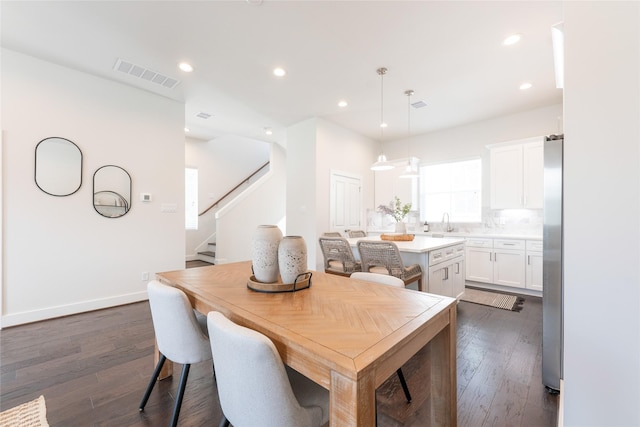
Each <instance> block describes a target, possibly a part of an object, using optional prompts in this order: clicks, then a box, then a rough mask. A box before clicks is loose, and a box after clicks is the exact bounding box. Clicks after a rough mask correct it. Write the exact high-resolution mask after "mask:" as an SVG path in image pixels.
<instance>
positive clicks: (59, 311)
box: [0, 291, 149, 329]
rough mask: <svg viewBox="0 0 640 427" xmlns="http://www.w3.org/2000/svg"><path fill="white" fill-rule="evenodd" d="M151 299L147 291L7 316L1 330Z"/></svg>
mask: <svg viewBox="0 0 640 427" xmlns="http://www.w3.org/2000/svg"><path fill="white" fill-rule="evenodd" d="M147 299H149V297H148V296H147V291H142V292H135V293H132V294H125V295H117V296H114V297H109V298H103V299H95V300H89V301H82V302H79V303H74V304H68V305H59V306H56V307H47V308H43V309H40V310H32V311H24V312H22V313H15V314H5V315H3V316H2V317H1V318H0V329H2V328H8V327H10V326H17V325H23V324H26V323H33V322H39V321H41V320H48V319H54V318H56V317H63V316H69V315H72V314H79V313H85V312H87V311H94V310H100V309H103V308H109V307H115V306H118V305H124V304H131V303H133V302H139V301H146V300H147Z"/></svg>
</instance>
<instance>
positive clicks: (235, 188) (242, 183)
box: [198, 162, 269, 216]
mask: <svg viewBox="0 0 640 427" xmlns="http://www.w3.org/2000/svg"><path fill="white" fill-rule="evenodd" d="M267 166H269V162H267V163H265V164H264V165H262V166H260V167H259V168H258V169H256V171H255V172H253V173H252V174H251V175H249V176H248V177H246V178H245V179H244V180H242V181H241V182H240V183H239V184H238V185H236V186H235V187H233V188H232V189H231V190H229V191H227V192H226V193H225V195H224V196H222V197H220V198H219V199H218V200H216V201H215V202H213V203H212V204H211V205H210V206H209V207H208V208H207V209H205V210H204V211H202V212H200V213H199V214H198V216H202V215H204V214H206V213H207V212H209V211H210V210H211V209H213V208H214V207H215V206H216V205H218V204H219V203H220V202H222V201H223V200H224V199H226V198H227V197H229V195H231V193H233V192H234V191H236V190H237V189H238V188H240V187H241V186H242V185H244V184H246V183H247V182H249V181H250V180H251V178H253V177H254V176H256V175H257V174H258V173H260V171H262V170H263V169H264V168H266V167H267Z"/></svg>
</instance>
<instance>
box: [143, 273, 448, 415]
mask: <svg viewBox="0 0 640 427" xmlns="http://www.w3.org/2000/svg"><path fill="white" fill-rule="evenodd" d="M311 274H312V276H311V286H309V287H308V288H307V289H303V290H298V291H295V292H276V293H266V292H257V291H255V290H252V289H250V288H249V287H248V286H247V283H248V282H249V279H250V277H251V275H252V270H251V262H250V261H245V262H238V263H230V264H221V265H215V266H207V267H199V268H190V269H186V270H178V271H170V272H163V273H158V274H157V275H156V276H157V278H158V280H160V281H161V282H163V283H165V284H169V285H172V286H175V287H177V288H179V289H182V290H183V291H184V292H185V293H186V294H187V296H188V298H189V300H190V301H191V303H192V305H193V307H194V308H195V309H196V310H198V311H200V312H201V313H205V314H206V313H208V312H209V311H212V310H215V311H219V312H221V313H223V314H224V315H225V316H227V317H228V318H229V319H230V320H232V321H233V322H235V323H238V324H240V325H242V326H245V327H247V328H250V329H254V330H256V331H259V332H261V333H262V334H264V335H266V336H267V337H269V338H270V339H271V340H272V341H273V343H274V344H275V346H276V348H277V349H278V352H279V353H280V356H281V357H282V360H283V362H284V363H285V364H287V365H288V366H290V367H291V368H293V369H295V370H297V371H298V372H300V373H302V374H303V375H305V376H307V377H308V378H310V379H312V380H313V381H315V382H316V383H318V384H320V385H322V386H323V387H325V388H326V389H328V390H329V396H330V412H331V413H330V425H331V426H336V427H337V426H340V427H344V426H366V427H371V426H374V425H375V420H376V413H375V411H376V404H375V399H376V396H375V390H376V388H377V387H378V386H380V385H381V384H382V383H383V382H384V381H385V380H387V379H388V378H389V377H390V376H391V375H392V374H394V373H395V372H396V370H397V369H398V368H400V367H401V366H402V365H403V364H404V363H405V362H407V361H408V360H409V359H410V358H411V357H412V356H413V355H414V354H416V353H417V352H418V351H419V350H421V349H423V348H424V347H425V346H427V348H426V349H425V351H428V352H429V354H428V359H427V360H428V361H429V366H427V367H425V368H426V369H425V371H426V372H427V373H428V375H427V376H426V378H428V381H429V382H430V383H429V384H423V385H422V387H429V388H430V410H429V411H427V413H426V415H425V417H426V418H427V419H425V424H424V425H437V426H455V425H456V423H457V419H456V410H457V397H456V394H457V387H456V300H455V299H454V298H448V297H443V296H440V295H433V294H428V293H424V292H418V291H413V290H409V289H402V288H395V287H391V286H384V285H379V284H375V283H371V282H365V281H360V280H355V279H350V278H347V277H342V276H337V275H332V274H327V273H324V272H319V271H312V272H311ZM167 362H168V361H167ZM410 381H411V380H410V379H409V382H410ZM421 408H422V407H421Z"/></svg>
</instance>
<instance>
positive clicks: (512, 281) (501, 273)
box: [493, 249, 525, 288]
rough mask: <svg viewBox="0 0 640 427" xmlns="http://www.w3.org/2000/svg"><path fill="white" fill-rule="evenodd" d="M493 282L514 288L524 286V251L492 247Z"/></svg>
mask: <svg viewBox="0 0 640 427" xmlns="http://www.w3.org/2000/svg"><path fill="white" fill-rule="evenodd" d="M493 283H495V284H496V285H504V286H512V287H514V288H524V287H525V263H524V251H517V250H508V249H494V252H493Z"/></svg>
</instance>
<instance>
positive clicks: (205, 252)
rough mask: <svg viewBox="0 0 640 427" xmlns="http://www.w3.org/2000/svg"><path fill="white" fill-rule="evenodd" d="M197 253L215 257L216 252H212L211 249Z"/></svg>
mask: <svg viewBox="0 0 640 427" xmlns="http://www.w3.org/2000/svg"><path fill="white" fill-rule="evenodd" d="M198 255H205V256H210V257H213V258H215V257H216V253H215V252H212V251H202V252H198Z"/></svg>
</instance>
